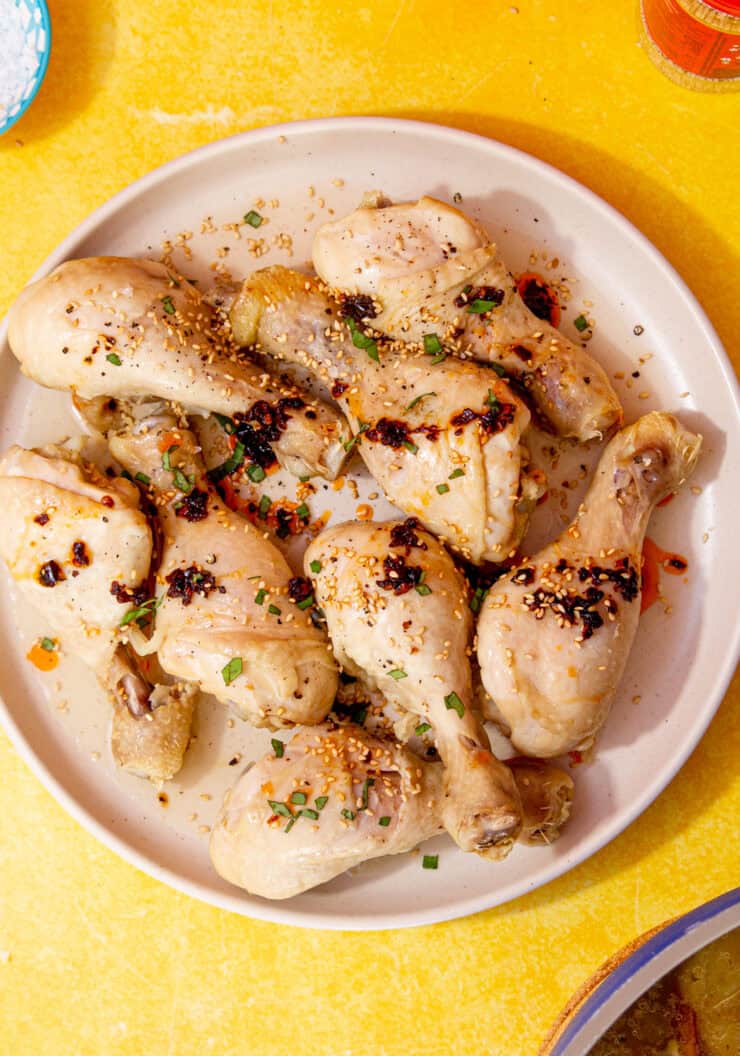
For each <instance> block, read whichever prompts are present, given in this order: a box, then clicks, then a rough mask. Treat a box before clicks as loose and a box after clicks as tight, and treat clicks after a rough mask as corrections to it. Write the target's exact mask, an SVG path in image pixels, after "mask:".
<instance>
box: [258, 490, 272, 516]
mask: <svg viewBox="0 0 740 1056" xmlns="http://www.w3.org/2000/svg"><path fill="white" fill-rule="evenodd" d="M271 506H272V499H271V498H270V496H269V495H263V496H262V498H261V499H260V504H259V507H258V509H259V515H260V517H261V518H262V520H263V521H264V520H265V518H266V517H267V514H268V512H269V509H270V507H271Z"/></svg>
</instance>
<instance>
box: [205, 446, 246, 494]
mask: <svg viewBox="0 0 740 1056" xmlns="http://www.w3.org/2000/svg"><path fill="white" fill-rule="evenodd" d="M243 461H244V444H242V443H240V442H239V441H238V440H237V442H236V445H235V447H234V450H233V451H232V452H231V454H230V455H229V457H228V458H227V459H226V461H225V462H222V463H221V465H220V466H216V467H215V468H214V469H210V470H209V471H208V476H209V477H210V478H211V480H212V481H213V483H214V484H218V482H219V481H221V480H223V479H224V477H230V476H231V474H232V473H235V472H236V471H237V469H238V468H239V466H240V465H241V464H242V462H243Z"/></svg>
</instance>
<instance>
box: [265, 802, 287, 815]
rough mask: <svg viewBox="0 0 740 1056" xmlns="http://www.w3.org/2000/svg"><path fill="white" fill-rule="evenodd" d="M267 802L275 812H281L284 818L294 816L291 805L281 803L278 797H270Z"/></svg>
mask: <svg viewBox="0 0 740 1056" xmlns="http://www.w3.org/2000/svg"><path fill="white" fill-rule="evenodd" d="M267 803H268V805H269V807H270V810H271V811H272V812H273V814H280V816H281V817H283V818H292V817H293V812H292V811H291V809H290V807H289V806H287V804H285V803H280V801H279V800H277V799H268V801H267Z"/></svg>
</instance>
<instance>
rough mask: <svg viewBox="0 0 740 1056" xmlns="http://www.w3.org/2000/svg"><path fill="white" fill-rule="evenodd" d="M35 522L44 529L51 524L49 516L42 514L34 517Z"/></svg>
mask: <svg viewBox="0 0 740 1056" xmlns="http://www.w3.org/2000/svg"><path fill="white" fill-rule="evenodd" d="M34 521H35V522H36V524H40V525H41V526H42V528H43V526H44V525H45V524H48V523H49V514H48V513H40V514H39V515H38V516H37V517H34Z"/></svg>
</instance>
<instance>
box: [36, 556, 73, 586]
mask: <svg viewBox="0 0 740 1056" xmlns="http://www.w3.org/2000/svg"><path fill="white" fill-rule="evenodd" d="M66 578H67V577H66V576H65V575H64V572H63V571H62V568H61V565H59V564H58V563H57V562H56V561H47V562H46V564H43V565H42V566H41V568H40V569H39V571H38V581H39V583H40V584H41V586H42V587H55V586H56V585H57V583H61V582H62V580H63V579H66Z"/></svg>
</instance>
